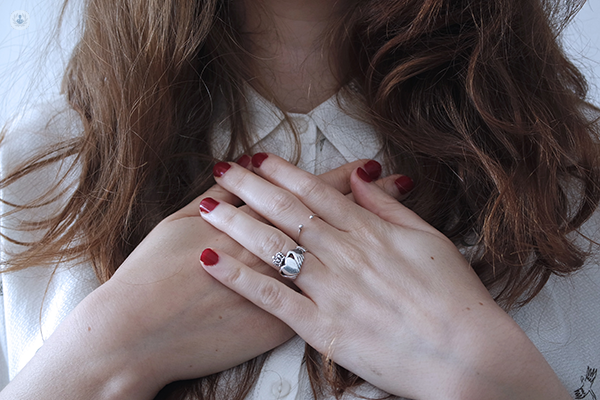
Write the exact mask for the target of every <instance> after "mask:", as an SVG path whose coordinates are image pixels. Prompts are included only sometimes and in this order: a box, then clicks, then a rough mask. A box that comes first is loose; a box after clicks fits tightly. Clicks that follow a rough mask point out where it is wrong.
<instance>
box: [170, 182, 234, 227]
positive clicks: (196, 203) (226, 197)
mask: <svg viewBox="0 0 600 400" xmlns="http://www.w3.org/2000/svg"><path fill="white" fill-rule="evenodd" d="M207 197H210V198H213V199H217V200H218V201H219V202H222V203H229V204H232V205H234V206H240V205H242V204H243V202H242V201H241V200H240V199H239V197H237V196H236V195H234V194H232V193H231V192H228V191H227V190H225V189H224V188H223V187H222V186H219V185H213V186H212V187H211V188H210V189H208V190H207V191H206V192H204V193H202V195H200V196H198V197H196V198H195V199H194V200H192V201H191V202H190V203H189V204H187V205H186V206H185V207H183V208H181V209H180V210H177V212H175V213H173V214H171V215H170V216H168V217H167V218H166V220H177V219H179V218H187V217H199V216H200V213H199V212H198V209H199V208H200V203H201V202H202V200H203V199H205V198H207Z"/></svg>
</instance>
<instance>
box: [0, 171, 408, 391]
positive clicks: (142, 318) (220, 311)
mask: <svg viewBox="0 0 600 400" xmlns="http://www.w3.org/2000/svg"><path fill="white" fill-rule="evenodd" d="M366 162H367V160H360V161H356V162H353V163H349V164H347V165H344V166H342V167H340V168H338V169H336V170H334V171H331V172H328V173H326V174H324V175H322V176H320V178H319V179H323V180H324V181H326V182H328V183H330V184H332V185H334V186H335V187H337V188H338V189H339V190H341V191H342V192H343V193H347V196H348V198H349V199H353V197H352V194H351V193H350V186H349V176H350V173H351V172H352V171H353V170H354V169H356V168H357V167H359V166H361V165H364V164H365V163H366ZM398 177H399V176H398V175H394V176H389V177H386V178H384V179H381V180H379V181H378V183H379V184H380V185H381V187H382V188H384V190H386V191H387V192H389V193H390V194H391V195H393V196H395V197H396V198H397V199H401V198H402V197H401V194H400V193H399V192H398V188H397V186H396V185H395V184H394V180H395V179H397V178H398ZM206 197H211V198H215V199H218V201H219V202H220V203H221V204H224V203H228V204H230V205H232V206H239V205H240V204H241V203H240V200H239V199H238V198H237V197H235V196H233V195H232V194H230V193H229V192H227V191H225V190H223V189H222V188H220V187H218V186H215V187H213V188H211V189H210V190H208V191H207V192H206V193H204V194H203V195H202V196H200V197H198V198H197V199H196V200H194V201H193V202H192V203H190V204H189V205H188V206H186V207H184V208H183V209H181V210H179V211H177V212H176V213H174V214H172V215H171V216H169V217H167V218H166V219H165V220H163V221H162V222H161V223H160V224H159V225H158V226H157V227H156V228H155V229H154V230H153V231H152V232H151V233H150V234H149V235H148V236H147V237H146V238H145V239H144V241H143V242H142V243H141V244H140V245H139V246H138V247H137V248H136V249H135V251H134V252H133V253H132V254H131V255H130V257H128V258H127V260H125V262H124V263H123V264H122V265H121V266H120V267H119V270H118V271H117V273H116V274H115V275H114V276H113V277H112V278H111V279H110V280H109V281H108V282H106V283H105V284H104V285H102V286H101V287H100V288H98V289H97V290H95V291H94V292H92V293H91V294H90V295H89V296H87V297H86V298H85V299H84V300H83V301H82V302H81V303H80V304H79V305H78V306H77V307H76V308H75V309H74V310H73V311H72V312H71V313H70V314H69V315H68V316H67V318H66V319H65V320H64V321H63V322H62V323H61V324H60V326H59V327H58V328H57V330H56V331H55V332H54V333H53V334H52V335H51V336H50V338H49V339H48V340H47V341H46V342H45V343H44V345H43V346H42V347H41V348H40V350H39V351H38V352H37V353H36V354H35V356H34V357H33V359H32V360H31V361H30V362H29V363H28V364H27V365H26V366H25V368H24V369H23V370H22V371H21V372H20V373H19V374H18V375H17V376H16V377H15V379H13V380H12V381H11V382H10V384H9V385H8V386H7V387H6V388H5V389H4V390H3V391H2V392H1V393H0V399H11V400H13V399H17V398H18V399H36V400H43V399H56V398H61V399H73V400H75V399H81V398H86V399H112V398H115V399H123V398H127V399H151V398H153V397H154V396H155V395H156V393H157V392H158V391H159V390H160V389H161V388H162V387H163V386H165V385H166V384H167V383H169V382H172V381H175V380H182V379H191V378H197V377H200V376H205V375H209V374H212V373H215V372H219V371H223V370H226V369H229V368H231V367H234V366H236V365H238V364H240V363H242V362H245V361H247V360H250V359H252V358H254V357H256V356H258V355H260V354H262V353H264V352H266V351H268V350H270V349H272V348H274V347H276V346H278V345H279V344H281V343H283V342H285V341H286V340H288V339H290V338H291V337H293V336H294V334H295V333H294V332H293V331H292V330H291V329H290V328H289V327H288V326H287V325H285V324H284V323H283V322H281V321H280V320H279V319H278V318H276V317H274V316H272V315H271V314H269V313H267V312H265V311H263V310H261V309H260V308H259V307H256V306H255V305H254V304H252V303H251V302H249V301H247V300H245V299H244V298H243V297H241V296H239V295H237V294H236V293H235V292H233V291H231V290H229V289H227V288H226V287H224V286H223V285H221V284H220V283H219V282H217V281H215V280H214V279H213V278H211V277H210V276H209V275H208V274H206V273H205V272H204V271H203V270H202V267H201V266H200V262H199V259H200V254H201V252H202V249H203V248H204V247H207V246H209V247H212V246H219V247H220V248H223V249H227V252H228V253H229V254H232V255H235V256H236V257H237V258H238V259H240V260H244V262H245V263H247V264H248V265H252V267H253V268H256V270H257V271H259V272H260V273H265V274H266V275H269V276H272V277H277V276H278V275H277V273H276V272H275V271H273V270H272V268H270V267H269V266H268V265H267V264H266V263H264V262H263V261H262V260H260V259H259V258H257V257H256V256H254V255H253V254H251V253H250V252H248V251H247V250H245V249H244V248H243V247H242V246H240V245H239V244H237V243H236V242H235V241H234V240H232V239H231V238H229V237H228V236H227V235H226V234H224V233H222V232H219V231H218V230H216V229H215V228H213V227H212V226H210V225H209V224H208V223H206V222H205V221H203V220H202V218H201V217H200V213H199V204H200V202H201V201H202V199H204V198H206ZM240 209H241V210H245V211H246V212H248V214H249V215H252V216H253V217H254V216H256V217H257V218H259V219H260V217H259V216H257V215H256V214H255V213H253V212H252V211H251V210H249V209H248V208H247V207H245V208H240ZM241 330H243V331H244V335H243V336H241V335H239V332H240V331H241Z"/></svg>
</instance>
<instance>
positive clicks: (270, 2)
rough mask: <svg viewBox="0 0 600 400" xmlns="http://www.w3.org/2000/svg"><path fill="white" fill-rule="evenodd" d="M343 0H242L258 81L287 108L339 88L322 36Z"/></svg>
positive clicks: (310, 104) (305, 105) (309, 105)
mask: <svg viewBox="0 0 600 400" xmlns="http://www.w3.org/2000/svg"><path fill="white" fill-rule="evenodd" d="M346 3H347V2H346V1H345V0H243V9H244V26H243V28H242V32H244V37H245V40H246V42H247V45H248V49H249V50H250V53H251V54H252V60H251V65H252V67H253V70H254V71H255V73H256V75H257V77H258V82H260V84H259V85H258V87H256V89H257V90H258V91H259V92H261V94H263V95H265V96H266V97H267V98H269V99H270V100H272V101H274V102H275V103H277V104H278V105H279V106H280V107H281V108H282V109H284V111H289V112H299V113H305V112H308V111H310V110H311V109H313V108H314V107H316V106H317V105H318V104H320V103H321V102H323V101H324V100H326V99H327V98H329V97H330V96H331V95H332V94H333V93H335V91H337V90H338V79H337V78H336V75H335V71H332V68H331V67H332V65H335V64H333V63H332V62H331V61H332V60H330V55H331V52H330V48H329V46H327V44H326V41H323V39H324V37H325V36H326V34H327V33H328V30H329V29H330V28H331V27H332V23H334V22H335V21H336V18H338V16H339V14H340V12H341V11H343V9H344V6H345V5H346Z"/></svg>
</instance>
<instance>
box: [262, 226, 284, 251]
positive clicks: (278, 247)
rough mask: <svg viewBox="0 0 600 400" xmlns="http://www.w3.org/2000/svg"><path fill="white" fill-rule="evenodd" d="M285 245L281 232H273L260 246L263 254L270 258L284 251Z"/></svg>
mask: <svg viewBox="0 0 600 400" xmlns="http://www.w3.org/2000/svg"><path fill="white" fill-rule="evenodd" d="M285 245H286V240H285V238H284V237H283V236H282V235H281V234H280V233H279V232H276V231H272V232H271V233H270V234H269V235H267V236H266V237H265V238H264V240H263V241H262V243H261V245H260V246H261V252H262V254H263V255H265V256H267V257H269V256H273V255H275V253H277V252H278V251H284V249H285Z"/></svg>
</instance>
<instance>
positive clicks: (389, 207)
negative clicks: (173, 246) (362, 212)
mask: <svg viewBox="0 0 600 400" xmlns="http://www.w3.org/2000/svg"><path fill="white" fill-rule="evenodd" d="M395 184H396V186H397V190H398V191H399V192H400V193H404V195H408V192H409V191H410V190H412V188H413V186H414V184H413V182H412V180H411V179H410V178H408V177H406V176H404V175H402V176H400V177H399V178H397V179H396V180H395ZM350 185H351V187H352V193H353V194H354V199H355V200H356V203H357V204H359V205H360V206H361V207H363V208H365V209H366V210H369V211H370V212H372V213H374V214H375V215H377V216H378V217H379V218H381V219H383V220H384V221H387V222H390V223H392V224H394V225H400V226H403V227H406V228H412V229H418V230H427V231H429V230H434V229H433V228H432V227H431V226H430V225H429V224H427V223H426V222H425V221H423V220H422V219H421V217H419V216H418V215H417V214H415V213H414V212H413V211H412V210H410V209H408V208H407V207H405V206H404V205H403V204H402V203H400V202H399V201H398V200H396V199H395V198H394V197H392V196H390V195H389V194H388V193H387V192H386V191H385V190H384V189H382V188H381V187H379V186H378V185H377V184H376V183H375V182H372V181H371V179H370V177H369V175H368V174H367V173H366V171H364V170H362V168H358V169H356V170H355V171H354V172H353V173H352V176H351V179H350Z"/></svg>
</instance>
